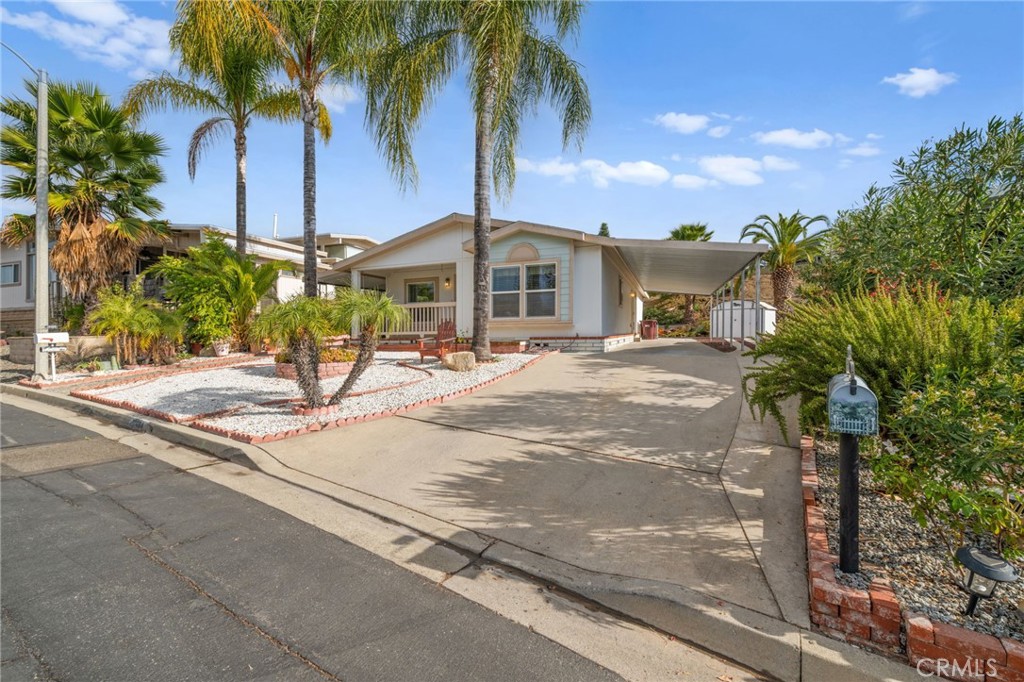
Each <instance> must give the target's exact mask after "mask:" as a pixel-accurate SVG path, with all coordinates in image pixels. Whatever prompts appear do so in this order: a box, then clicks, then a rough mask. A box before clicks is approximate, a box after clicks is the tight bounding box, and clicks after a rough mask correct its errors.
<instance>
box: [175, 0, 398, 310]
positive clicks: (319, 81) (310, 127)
mask: <svg viewBox="0 0 1024 682" xmlns="http://www.w3.org/2000/svg"><path fill="white" fill-rule="evenodd" d="M400 9H401V5H400V4H398V3H388V2H360V1H358V0H309V1H306V0H224V1H223V2H209V1H208V0H180V2H179V3H178V18H177V20H176V21H175V24H174V27H173V28H172V31H171V38H172V44H173V45H174V46H175V47H176V48H178V49H179V50H180V51H181V53H182V56H183V58H184V60H185V61H186V63H198V62H199V61H201V60H204V59H205V60H208V61H210V62H211V63H212V64H213V68H215V69H218V70H220V71H223V67H222V66H220V65H219V61H220V60H219V59H218V57H219V54H220V53H221V52H222V51H223V49H224V48H223V46H222V44H221V41H220V39H219V36H221V35H222V34H224V33H225V32H228V31H231V30H242V31H244V32H246V33H247V34H249V35H251V36H252V39H253V40H254V41H256V42H257V43H259V44H260V45H262V46H265V47H266V48H267V49H268V50H270V51H272V53H273V60H274V63H276V64H277V65H278V66H280V67H281V68H282V69H283V70H284V72H285V74H286V75H287V76H288V78H289V79H290V80H291V81H292V82H293V83H295V85H296V88H297V90H298V96H299V114H300V118H301V120H302V157H303V158H302V236H303V290H304V293H305V295H306V296H317V295H318V293H319V288H318V286H317V269H316V266H317V257H316V132H317V130H319V131H320V135H321V137H322V138H323V139H325V140H326V139H327V137H329V135H330V118H329V117H328V116H327V110H326V108H325V107H324V106H323V102H322V101H321V99H320V97H321V93H322V92H323V89H324V87H325V86H326V85H330V84H338V83H341V84H352V83H355V82H357V81H359V80H360V79H361V78H362V77H363V76H364V75H365V72H366V68H367V64H368V63H369V60H370V59H371V53H372V48H373V47H374V46H376V45H380V44H381V43H382V41H384V40H385V39H386V37H387V36H388V35H390V34H392V33H393V32H394V30H395V23H394V22H395V19H396V17H397V16H398V15H399V13H400ZM238 27H241V28H238Z"/></svg>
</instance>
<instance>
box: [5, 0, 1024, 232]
mask: <svg viewBox="0 0 1024 682" xmlns="http://www.w3.org/2000/svg"><path fill="white" fill-rule="evenodd" d="M173 11H174V3H172V2H118V1H117V0H104V1H103V2H88V1H85V2H73V1H63V0H62V1H61V2H8V1H6V0H5V2H4V3H3V6H2V8H0V13H2V15H0V21H2V30H3V32H2V35H3V40H4V42H6V43H8V44H10V45H12V46H13V47H15V49H17V50H19V51H21V52H22V53H23V54H24V55H25V56H26V57H27V58H28V59H29V61H31V62H32V63H33V64H34V65H36V66H37V67H40V68H45V69H47V70H48V72H49V73H50V77H51V78H52V79H57V78H59V79H65V80H80V79H87V80H91V81H94V82H96V83H98V84H99V85H101V86H102V87H103V88H104V89H105V90H106V91H108V92H109V93H110V94H111V95H112V96H114V97H120V96H121V94H122V93H123V92H124V91H125V89H126V88H127V87H128V86H130V85H131V84H132V83H133V82H134V81H135V80H136V79H137V78H139V77H141V76H143V75H145V74H146V73H154V72H158V71H160V70H161V69H163V68H172V69H173V68H174V66H173V55H171V54H170V52H169V50H168V49H167V45H166V28H167V26H169V24H170V22H171V21H173ZM569 49H570V51H571V53H572V54H573V55H574V56H575V57H576V59H577V60H578V61H579V62H580V63H581V64H582V66H583V68H584V73H585V75H586V78H587V81H588V84H589V86H590V91H591V99H592V104H593V110H594V118H593V125H592V127H591V130H590V133H589V135H588V137H587V140H586V145H585V148H584V150H583V152H582V153H577V152H576V151H575V150H569V151H568V152H565V151H563V150H562V149H561V147H560V140H559V126H558V119H557V117H556V115H555V114H554V113H553V112H552V111H551V110H549V109H546V108H543V107H542V108H541V110H540V112H539V114H538V116H537V117H536V118H534V119H530V120H528V121H527V122H525V124H524V126H523V135H522V139H521V148H520V152H519V157H520V162H519V177H518V182H517V186H516V189H515V193H514V195H513V197H512V200H511V201H510V202H509V203H508V204H506V205H502V204H501V203H495V205H494V209H493V212H494V214H495V216H500V217H509V218H517V219H524V220H531V221H534V222H541V223H548V224H554V225H560V226H565V227H572V228H577V229H581V230H586V231H593V232H596V231H597V228H598V225H600V223H601V222H602V221H606V222H608V223H609V225H610V226H611V231H612V234H613V235H614V236H620V237H656V238H657V237H662V236H664V235H665V234H667V232H668V231H669V230H670V229H671V228H672V227H674V226H675V225H677V224H678V223H680V222H692V221H702V222H706V223H709V225H710V226H711V228H712V229H714V230H715V237H716V239H723V240H730V241H732V240H735V239H736V238H737V237H738V234H739V231H740V229H742V226H743V225H744V224H746V223H748V222H750V221H751V220H753V219H754V217H755V216H757V215H758V214H760V213H777V212H784V213H790V212H793V211H797V210H800V211H803V212H804V213H807V214H816V213H824V214H827V215H830V216H833V215H835V213H836V211H838V210H841V209H844V208H848V207H850V206H852V205H854V204H856V202H857V201H858V199H859V198H860V196H861V195H862V194H863V192H864V190H865V189H867V188H868V186H870V185H871V184H872V183H880V184H886V183H887V182H888V179H889V173H890V169H891V163H892V160H893V159H895V158H897V157H899V156H903V155H907V154H909V153H911V152H912V151H913V150H914V149H915V148H916V147H917V146H918V145H920V144H921V142H923V141H925V140H927V139H929V138H941V137H945V136H946V135H948V134H949V133H950V132H951V131H952V130H953V129H954V128H956V127H958V126H961V125H963V124H967V125H969V126H974V127H976V126H981V125H983V124H984V123H985V122H986V121H987V120H988V119H989V118H990V117H992V116H996V115H998V116H1003V117H1007V116H1012V115H1013V114H1015V113H1017V112H1020V111H1021V110H1022V109H1024V3H1020V2H1002V3H981V2H971V3H954V2H930V3H896V2H892V3H890V2H858V3H840V2H822V3H811V2H789V3H780V2H756V3H746V2H715V3H701V2H650V3H649V2H595V3H593V4H591V5H590V7H589V9H588V12H587V14H586V17H585V19H584V22H583V26H582V32H581V35H580V39H579V41H578V42H577V44H576V45H574V46H571V47H570V48H569ZM25 75H26V69H25V68H24V66H23V65H21V64H20V62H18V61H17V60H16V59H14V58H12V57H11V56H10V54H9V53H7V52H6V51H4V53H3V64H2V77H3V82H2V90H3V94H4V95H5V96H9V95H12V94H20V93H21V80H22V79H23V78H24V76H25ZM328 104H329V106H330V108H331V109H332V111H333V116H334V122H335V129H334V139H333V140H332V141H331V143H330V144H329V145H328V146H326V147H323V146H321V147H320V149H319V150H318V192H319V197H318V231H320V232H326V231H333V232H349V233H361V234H369V235H371V236H374V237H377V238H379V239H386V238H390V237H393V236H395V235H397V234H400V233H401V232H404V231H407V230H409V229H412V228H413V227H416V226H419V225H421V224H423V223H426V222H428V221H430V220H433V219H435V218H437V217H440V216H442V215H445V214H448V213H451V212H453V211H459V212H465V213H471V212H472V207H473V203H472V202H473V178H472V168H473V131H472V119H471V115H470V112H469V105H468V100H467V97H466V92H465V88H464V86H463V83H462V81H461V80H456V81H453V82H452V83H451V85H450V86H449V88H448V90H447V91H446V92H445V93H444V95H443V96H442V97H441V98H440V99H439V100H438V102H437V103H436V106H435V107H434V109H433V111H432V112H431V114H430V116H429V117H428V118H427V119H426V120H425V122H424V125H423V128H422V130H421V132H420V134H419V137H418V139H417V144H416V148H415V152H416V160H417V163H418V165H419V169H420V176H421V181H420V185H419V189H418V191H416V192H415V193H413V192H408V193H406V194H402V193H400V192H399V191H398V189H397V187H396V186H395V184H394V183H393V182H392V180H391V178H390V176H389V174H388V172H387V169H386V168H385V166H384V165H383V163H382V162H381V161H380V160H379V158H378V157H377V155H376V152H375V150H374V147H373V145H372V143H371V142H370V140H369V139H368V137H367V135H366V133H365V132H364V130H363V101H362V99H361V98H360V97H359V93H358V90H356V91H352V90H349V89H346V88H344V87H337V88H335V89H333V90H332V91H331V92H330V93H328ZM201 120H202V119H201V117H199V116H197V115H194V114H190V113H174V112H171V113H166V114H160V115H154V116H151V117H149V118H148V119H147V120H146V122H145V127H146V128H148V129H149V130H152V131H154V132H157V133H160V134H161V135H163V136H164V138H165V139H166V141H167V143H168V144H169V146H170V152H169V154H168V156H167V157H166V158H165V159H164V167H165V171H166V174H167V182H166V184H164V185H163V186H161V187H160V188H159V190H158V192H157V194H158V196H159V197H160V198H161V199H162V200H163V201H164V203H165V205H166V211H165V216H164V217H166V218H168V219H170V220H171V221H172V222H181V223H188V222H209V223H213V224H217V225H222V226H225V227H233V225H234V174H233V173H234V170H233V167H234V166H233V152H232V148H231V144H230V142H229V141H227V140H225V141H224V142H223V143H221V144H220V145H219V146H218V147H216V148H214V149H213V150H211V152H210V153H209V154H208V155H207V156H206V158H205V159H204V160H203V162H202V164H201V166H200V168H199V171H198V174H197V177H196V180H195V182H191V181H189V179H188V175H187V173H186V167H185V146H186V143H187V140H188V137H189V135H190V134H191V131H192V130H193V129H194V128H195V126H196V125H197V124H198V123H199V122H200V121H201ZM249 154H250V156H249V204H248V208H249V229H250V230H251V231H252V232H255V233H256V234H266V235H269V234H270V231H271V224H272V216H273V214H274V213H275V212H277V213H278V214H279V216H280V217H279V221H280V233H281V234H282V235H284V234H298V233H300V231H301V224H302V194H301V186H302V173H301V158H302V149H301V128H300V127H299V126H298V125H297V124H294V125H287V126H285V125H276V124H265V123H258V124H256V125H255V126H254V127H253V128H252V129H251V130H250V133H249ZM13 210H25V207H23V206H20V207H19V206H17V205H15V204H12V203H11V202H7V204H6V205H5V206H4V213H5V214H6V213H10V212H11V211H13Z"/></svg>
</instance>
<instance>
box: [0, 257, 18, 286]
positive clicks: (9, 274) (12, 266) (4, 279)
mask: <svg viewBox="0 0 1024 682" xmlns="http://www.w3.org/2000/svg"><path fill="white" fill-rule="evenodd" d="M18 284H21V263H3V264H2V265H0V286H5V287H12V286H16V285H18Z"/></svg>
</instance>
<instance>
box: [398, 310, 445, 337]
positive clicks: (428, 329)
mask: <svg viewBox="0 0 1024 682" xmlns="http://www.w3.org/2000/svg"><path fill="white" fill-rule="evenodd" d="M402 307H403V308H405V309H406V310H408V311H409V319H408V320H407V321H406V322H405V323H404V324H401V325H397V326H394V327H390V328H389V329H387V333H388V334H436V333H437V327H438V325H439V324H441V323H442V322H449V321H450V322H455V304H454V303H405V304H403V305H402Z"/></svg>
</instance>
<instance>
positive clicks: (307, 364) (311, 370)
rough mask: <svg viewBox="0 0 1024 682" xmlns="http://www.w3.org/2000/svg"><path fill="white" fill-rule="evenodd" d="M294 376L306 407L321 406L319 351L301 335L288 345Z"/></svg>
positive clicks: (322, 403) (314, 344)
mask: <svg viewBox="0 0 1024 682" xmlns="http://www.w3.org/2000/svg"><path fill="white" fill-rule="evenodd" d="M289 350H290V351H291V354H292V364H294V365H295V378H296V381H297V382H298V384H299V390H300V391H302V397H303V398H305V399H306V407H323V405H324V393H323V389H322V388H321V386H320V352H319V349H318V348H317V346H316V343H314V342H313V341H312V340H311V339H308V338H305V337H302V338H299V339H297V340H295V341H294V342H292V344H291V345H290V346H289Z"/></svg>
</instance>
